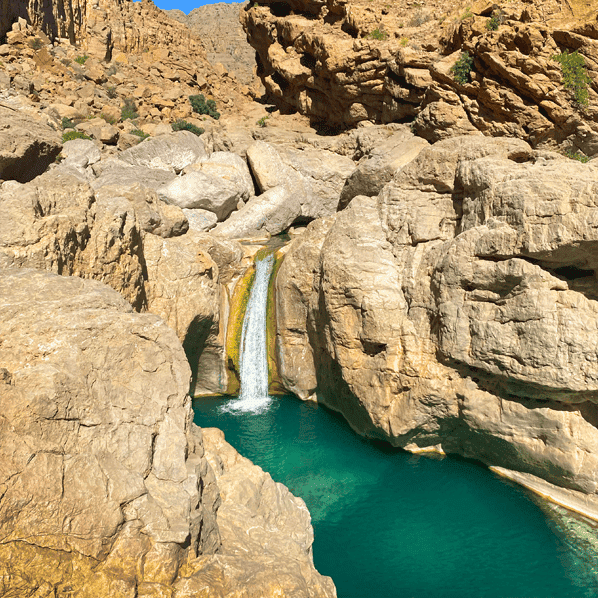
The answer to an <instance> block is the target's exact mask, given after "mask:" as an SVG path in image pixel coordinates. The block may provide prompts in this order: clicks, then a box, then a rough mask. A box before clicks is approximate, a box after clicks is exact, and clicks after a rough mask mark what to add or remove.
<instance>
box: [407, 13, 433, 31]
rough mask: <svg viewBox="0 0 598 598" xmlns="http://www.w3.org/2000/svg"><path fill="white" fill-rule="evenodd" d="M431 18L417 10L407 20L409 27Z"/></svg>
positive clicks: (416, 25) (421, 23)
mask: <svg viewBox="0 0 598 598" xmlns="http://www.w3.org/2000/svg"><path fill="white" fill-rule="evenodd" d="M431 18H432V17H431V16H430V15H429V14H426V13H424V12H422V11H421V10H418V11H417V12H416V13H415V15H413V18H412V19H411V20H410V21H409V27H419V26H420V25H423V24H424V23H427V22H428V21H429V20H430V19H431Z"/></svg>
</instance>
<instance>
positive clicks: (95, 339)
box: [0, 268, 336, 598]
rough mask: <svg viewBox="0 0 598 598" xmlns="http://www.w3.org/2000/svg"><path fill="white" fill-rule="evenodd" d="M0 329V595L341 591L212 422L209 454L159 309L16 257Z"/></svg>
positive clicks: (282, 500) (2, 281)
mask: <svg viewBox="0 0 598 598" xmlns="http://www.w3.org/2000/svg"><path fill="white" fill-rule="evenodd" d="M0 337H1V338H2V339H3V342H2V344H1V345H0V363H1V364H2V367H1V368H0V409H1V410H2V418H1V419H0V489H1V490H2V500H1V501H0V537H2V543H1V544H0V576H1V578H2V580H3V585H2V589H3V591H4V593H7V594H8V595H15V596H17V595H18V596H35V595H40V588H41V589H42V590H43V593H44V594H45V595H55V594H59V593H62V591H63V589H64V588H69V589H68V592H69V593H71V594H72V595H73V596H76V597H77V598H93V597H96V596H111V597H115V598H129V597H131V596H135V595H137V596H144V597H147V598H149V597H151V596H171V595H173V592H175V591H176V593H177V595H179V596H189V597H191V596H196V595H197V593H198V592H199V593H201V592H204V591H205V590H206V589H207V590H208V591H209V593H210V595H211V596H212V595H214V596H230V595H234V594H238V593H239V592H242V593H244V594H245V595H247V596H263V597H265V598H275V596H280V595H281V594H280V592H283V593H284V594H287V595H291V594H292V595H293V596H297V597H298V598H334V597H335V596H336V592H335V590H334V585H333V583H332V580H330V579H329V578H326V577H322V576H320V575H319V574H318V573H317V571H316V570H315V569H314V567H313V562H312V555H311V543H312V540H313V530H312V528H311V525H310V521H309V513H308V512H307V509H306V508H305V504H304V503H303V501H302V500H301V499H298V498H295V497H293V496H292V495H291V493H290V492H289V491H288V490H287V489H286V488H285V487H284V486H282V485H281V484H276V483H275V482H273V481H272V479H271V478H270V476H269V475H268V474H266V473H264V472H263V471H262V470H261V469H260V468H259V467H256V466H255V465H253V464H252V463H251V462H249V461H248V460H247V459H243V458H242V457H241V456H240V455H239V454H238V453H237V452H236V451H235V450H234V449H233V448H232V447H231V446H230V445H228V444H227V443H226V442H225V441H224V438H223V435H222V433H221V432H220V431H219V430H209V431H208V433H207V435H206V436H207V439H208V443H207V445H206V446H208V445H209V453H206V452H205V450H204V442H203V438H202V433H201V430H200V429H199V428H198V427H197V426H195V425H194V424H193V423H192V416H193V412H192V409H191V401H190V399H189V395H188V394H187V390H188V384H189V376H190V370H189V366H188V364H187V361H186V359H185V354H184V352H183V348H182V346H181V344H180V342H179V341H178V339H177V338H176V335H175V333H174V331H173V330H172V329H171V328H169V327H168V326H167V325H166V324H165V323H164V322H163V321H162V320H161V319H160V318H159V317H157V316H154V315H149V314H136V313H134V312H133V310H132V308H131V306H130V305H129V304H128V303H127V302H126V301H125V300H124V299H123V298H122V297H121V296H120V295H119V294H118V293H116V292H114V291H113V290H111V289H110V288H109V287H107V286H105V285H103V284H101V283H99V282H96V281H87V280H82V279H80V278H75V277H61V276H56V275H54V274H51V273H49V272H40V271H35V270H28V269H18V268H14V269H10V270H0ZM214 472H216V475H217V477H216V476H215V475H214ZM219 486H220V488H219ZM218 507H220V508H221V509H222V512H221V513H217V509H218ZM272 522H275V523H276V526H275V529H273V527H272ZM220 528H222V533H220ZM32 563H33V565H32ZM204 593H205V592H204Z"/></svg>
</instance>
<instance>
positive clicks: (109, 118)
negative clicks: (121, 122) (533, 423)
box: [100, 114, 116, 125]
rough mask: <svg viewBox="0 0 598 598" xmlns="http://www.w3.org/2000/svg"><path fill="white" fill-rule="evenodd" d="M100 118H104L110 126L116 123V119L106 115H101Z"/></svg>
mask: <svg viewBox="0 0 598 598" xmlns="http://www.w3.org/2000/svg"><path fill="white" fill-rule="evenodd" d="M100 118H103V119H104V120H105V121H106V122H107V123H108V124H109V125H113V124H115V123H116V119H114V118H112V117H111V116H106V115H105V114H100Z"/></svg>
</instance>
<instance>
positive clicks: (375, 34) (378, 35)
mask: <svg viewBox="0 0 598 598" xmlns="http://www.w3.org/2000/svg"><path fill="white" fill-rule="evenodd" d="M368 37H369V38H370V39H377V40H379V41H384V40H385V39H386V38H387V37H388V33H386V31H382V30H381V29H380V28H379V27H376V29H374V31H371V32H370V33H369V34H368Z"/></svg>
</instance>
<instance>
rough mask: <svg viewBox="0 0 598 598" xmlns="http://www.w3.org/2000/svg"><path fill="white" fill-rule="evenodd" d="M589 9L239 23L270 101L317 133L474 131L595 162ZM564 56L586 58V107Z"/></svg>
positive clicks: (336, 9)
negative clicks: (382, 127) (566, 75)
mask: <svg viewBox="0 0 598 598" xmlns="http://www.w3.org/2000/svg"><path fill="white" fill-rule="evenodd" d="M588 6H589V5H581V4H580V3H573V4H572V3H569V2H559V1H555V2H552V1H546V2H538V3H534V5H533V6H532V5H530V4H529V3H526V2H508V3H499V4H494V5H492V4H489V3H487V2H474V3H473V4H472V3H464V2H455V3H451V4H450V5H449V6H446V3H440V2H426V3H425V5H422V6H420V5H417V6H416V5H415V4H414V3H410V2H404V3H403V2H401V3H396V4H395V5H392V6H391V5H388V4H387V3H384V2H381V1H380V2H373V3H372V2H370V1H369V0H368V1H367V2H366V0H351V1H350V2H345V1H343V2H336V1H335V0H330V1H328V2H311V1H302V0H297V1H292V2H291V1H285V2H278V1H276V2H275V1H274V0H265V1H264V2H260V3H259V4H253V5H251V6H250V7H247V8H246V9H245V11H244V12H243V13H242V21H243V26H244V28H245V31H246V32H247V35H248V39H249V41H250V43H251V44H252V46H253V47H254V48H255V49H256V52H257V55H258V74H259V75H260V77H261V78H262V81H263V83H264V85H265V87H266V91H267V93H268V95H269V97H270V98H272V99H273V100H274V101H275V102H276V103H277V104H278V105H279V106H280V107H281V109H283V110H289V111H295V110H296V111H299V112H301V113H302V114H305V115H308V116H309V117H310V118H311V119H312V120H313V121H316V122H320V123H322V126H326V127H328V128H330V127H334V126H336V127H343V126H351V125H354V124H356V123H358V122H360V121H363V120H371V121H375V122H393V121H405V120H411V119H415V120H414V130H415V132H416V133H417V134H418V135H419V136H421V137H424V138H426V139H428V140H430V141H437V140H439V139H442V138H445V137H447V136H454V135H459V134H465V133H470V132H478V131H481V132H483V133H484V134H486V135H492V136H517V137H520V138H522V139H524V140H526V141H528V142H530V143H531V144H532V145H534V146H539V145H560V144H564V146H565V147H568V148H573V149H580V150H581V151H583V152H584V153H585V154H587V155H594V154H595V153H596V151H597V147H598V146H597V143H598V112H597V111H596V109H595V105H596V100H598V94H597V93H596V90H597V89H598V83H597V81H598V69H597V67H596V64H597V62H596V60H597V55H596V37H597V33H596V32H597V31H598V29H597V25H596V20H595V19H596V15H595V13H593V12H592V11H591V9H589V8H588ZM493 18H494V21H493V22H492V23H491V19H493ZM494 29H495V30H494ZM564 50H568V51H574V50H577V51H579V53H580V54H581V55H582V56H583V57H584V61H585V67H586V68H587V73H588V75H589V77H590V84H589V86H588V90H589V103H588V105H587V106H586V107H585V108H583V107H582V108H581V109H579V108H578V107H576V105H575V102H574V101H573V99H572V95H571V93H570V92H569V91H568V90H567V89H565V88H564V87H563V85H562V75H561V70H560V68H559V65H558V63H557V62H555V61H554V60H553V59H552V57H553V56H554V55H556V54H558V53H560V52H562V51H564ZM461 52H468V53H469V55H470V56H471V57H472V58H473V64H472V71H471V73H470V75H467V74H466V75H465V79H466V80H467V82H465V83H459V82H458V81H456V80H455V77H454V75H453V73H451V67H452V66H453V65H454V64H455V63H456V61H457V59H458V58H459V57H460V55H461Z"/></svg>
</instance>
